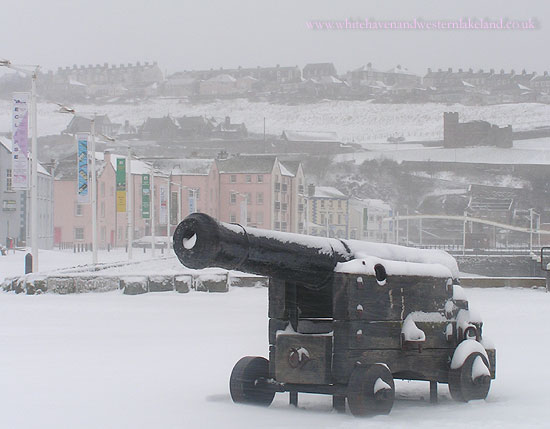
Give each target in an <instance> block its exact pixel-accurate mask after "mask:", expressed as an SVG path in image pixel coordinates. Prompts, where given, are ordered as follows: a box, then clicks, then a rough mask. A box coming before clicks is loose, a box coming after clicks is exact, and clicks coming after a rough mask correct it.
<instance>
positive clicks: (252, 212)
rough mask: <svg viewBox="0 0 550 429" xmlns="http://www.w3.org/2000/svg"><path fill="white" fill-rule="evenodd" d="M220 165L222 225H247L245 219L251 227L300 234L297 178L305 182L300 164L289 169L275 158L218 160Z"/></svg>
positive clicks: (258, 157)
mask: <svg viewBox="0 0 550 429" xmlns="http://www.w3.org/2000/svg"><path fill="white" fill-rule="evenodd" d="M217 164H218V170H219V190H220V198H219V219H220V220H221V221H224V222H236V223H241V224H244V223H245V219H244V216H245V215H246V224H247V225H249V226H254V227H258V228H264V229H274V230H277V231H289V232H297V231H298V223H299V222H298V200H297V199H296V198H297V197H296V195H295V189H297V185H296V186H295V185H294V183H295V180H296V174H298V175H300V176H301V180H303V171H302V167H301V164H300V163H298V164H297V165H295V164H293V165H292V166H291V167H290V169H289V168H287V167H285V165H284V164H281V162H279V160H278V158H277V157H276V156H274V155H242V156H239V157H234V158H230V159H225V160H218V161H217ZM290 170H295V172H294V173H293V172H292V171H290ZM245 203H246V210H245V209H244V205H245Z"/></svg>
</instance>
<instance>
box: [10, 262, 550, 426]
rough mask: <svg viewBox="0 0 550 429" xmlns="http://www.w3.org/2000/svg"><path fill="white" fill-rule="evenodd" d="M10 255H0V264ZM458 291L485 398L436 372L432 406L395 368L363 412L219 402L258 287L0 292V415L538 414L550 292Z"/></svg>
mask: <svg viewBox="0 0 550 429" xmlns="http://www.w3.org/2000/svg"><path fill="white" fill-rule="evenodd" d="M55 253H56V252H52V254H50V255H49V256H48V257H46V256H44V257H43V259H42V260H43V263H44V266H46V265H47V263H48V262H47V261H48V259H50V265H51V266H52V268H59V267H60V266H67V265H68V264H69V261H67V260H66V259H63V258H61V257H60V256H59V253H58V252H57V255H55ZM63 255H64V253H63ZM84 255H85V254H84ZM111 255H113V253H111ZM67 256H68V255H67ZM77 256H82V255H78V254H76V256H75V259H78V258H77ZM87 256H88V257H90V254H88V255H87ZM121 256H124V254H122V255H121ZM82 258H83V256H82ZM14 261H15V259H14V258H13V257H12V258H7V257H0V271H2V272H5V270H6V268H7V265H10V264H13V263H14ZM56 261H57V262H56ZM169 261H170V260H166V262H165V263H171V262H169ZM77 262H79V261H77ZM82 262H88V261H87V260H84V261H82ZM176 262H177V261H176ZM143 264H144V266H148V265H149V264H150V262H144V263H143ZM54 265H55V267H54ZM466 293H467V295H468V298H469V300H470V304H471V306H472V308H473V309H474V310H477V311H478V312H479V313H480V314H481V315H482V316H483V319H484V322H485V325H484V334H485V336H486V337H489V338H490V339H491V340H492V341H493V342H494V343H495V345H496V348H497V379H496V381H494V382H493V385H492V387H491V392H490V393H489V397H488V399H487V400H486V401H480V402H479V401H478V402H474V403H470V404H459V403H455V402H454V401H452V400H451V399H450V397H449V394H448V390H447V388H446V387H445V386H440V396H439V398H440V403H439V404H438V405H436V406H433V405H430V404H429V403H428V402H427V398H428V396H429V388H428V383H426V382H399V383H397V395H398V399H397V401H396V403H395V405H394V409H393V411H392V413H391V414H390V415H389V416H383V417H376V418H373V419H369V420H366V421H359V420H357V419H356V418H354V417H352V416H351V415H350V414H349V413H348V414H346V415H340V414H337V413H335V412H333V411H332V410H331V400H330V397H328V396H317V395H301V396H300V407H299V408H298V409H293V408H291V407H289V406H288V395H287V394H277V396H276V399H275V402H274V403H273V405H272V406H271V407H270V408H268V409H263V408H256V407H251V406H243V405H235V404H233V403H232V402H231V399H230V396H229V388H228V379H229V375H230V373H231V370H232V367H233V365H234V364H235V362H236V361H237V360H238V359H240V358H241V357H242V356H245V355H258V356H266V355H267V351H268V344H267V290H266V289H263V288H253V289H239V288H232V289H231V290H230V292H229V293H225V294H209V293H201V292H194V291H192V292H190V293H188V294H177V293H175V292H174V293H172V292H162V293H149V294H145V295H140V296H125V295H122V294H121V293H120V292H109V293H104V294H93V293H91V294H81V295H65V296H60V295H54V294H45V295H37V296H26V295H15V294H13V293H0V362H1V363H2V365H1V366H0V380H2V383H1V385H2V387H1V388H0V427H6V428H56V429H57V428H198V427H200V428H211V427H216V428H259V427H261V428H264V427H267V428H270V427H273V428H283V427H300V428H302V427H303V428H309V427H311V428H325V427H327V428H328V427H330V428H334V427H338V428H347V427H349V428H352V427H353V428H355V427H358V426H359V425H361V426H363V425H368V426H369V427H387V426H388V425H392V426H394V427H428V428H429V427H434V428H436V427H437V428H441V427H481V426H482V427H487V428H491V427H494V428H501V427H514V428H516V427H527V426H531V427H537V426H538V427H548V422H547V414H548V413H547V404H548V402H549V401H550V390H549V389H548V387H547V386H546V382H547V381H548V380H550V366H549V365H548V353H549V351H550V347H549V346H548V338H549V337H550V324H548V323H546V319H545V317H544V315H545V314H548V312H549V311H550V294H546V293H544V292H543V291H541V290H530V289H527V290H524V289H468V290H466Z"/></svg>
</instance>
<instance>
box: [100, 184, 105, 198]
mask: <svg viewBox="0 0 550 429" xmlns="http://www.w3.org/2000/svg"><path fill="white" fill-rule="evenodd" d="M100 189H101V196H102V197H104V196H105V182H101V188H100Z"/></svg>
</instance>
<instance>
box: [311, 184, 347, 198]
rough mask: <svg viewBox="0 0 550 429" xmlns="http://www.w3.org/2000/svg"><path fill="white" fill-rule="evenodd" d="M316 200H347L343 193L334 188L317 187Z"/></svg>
mask: <svg viewBox="0 0 550 429" xmlns="http://www.w3.org/2000/svg"><path fill="white" fill-rule="evenodd" d="M313 197H314V198H334V199H347V198H348V197H346V196H345V195H344V194H343V193H342V192H340V191H339V190H338V189H336V188H333V187H332V186H316V187H315V194H314V195H313Z"/></svg>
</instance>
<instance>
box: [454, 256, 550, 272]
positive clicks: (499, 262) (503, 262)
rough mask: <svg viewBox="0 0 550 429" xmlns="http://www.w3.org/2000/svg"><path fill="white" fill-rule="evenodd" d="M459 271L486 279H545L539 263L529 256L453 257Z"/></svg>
mask: <svg viewBox="0 0 550 429" xmlns="http://www.w3.org/2000/svg"><path fill="white" fill-rule="evenodd" d="M455 258H456V260H457V262H458V267H459V269H460V271H462V272H464V273H471V274H477V275H480V276H488V277H545V275H546V274H545V272H544V271H542V270H541V269H540V263H539V262H538V261H537V260H535V259H533V258H531V257H530V256H527V255H523V256H520V255H518V256H485V255H465V256H462V255H460V256H455Z"/></svg>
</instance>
